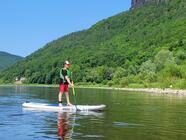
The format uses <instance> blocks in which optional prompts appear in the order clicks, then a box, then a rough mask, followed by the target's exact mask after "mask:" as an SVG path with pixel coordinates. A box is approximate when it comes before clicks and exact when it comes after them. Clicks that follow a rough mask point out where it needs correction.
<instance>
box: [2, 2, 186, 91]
mask: <svg viewBox="0 0 186 140" xmlns="http://www.w3.org/2000/svg"><path fill="white" fill-rule="evenodd" d="M185 25H186V1H185V0H169V2H168V3H159V4H153V3H151V4H147V5H144V6H142V7H139V8H135V9H132V10H130V11H126V12H123V13H120V14H118V15H116V16H113V17H110V18H108V19H105V20H102V21H100V22H98V23H96V24H95V25H93V26H92V27H91V28H90V29H87V30H83V31H80V32H75V33H71V34H69V35H67V36H64V37H61V38H59V39H57V40H54V41H52V42H50V43H48V44H46V45H45V46H44V47H43V48H42V49H40V50H38V51H36V52H35V53H33V54H32V55H30V56H28V57H27V58H26V59H25V60H24V61H22V62H20V63H18V64H16V65H14V66H13V67H11V68H9V69H8V70H6V71H4V72H3V73H2V74H1V77H2V80H3V81H4V82H10V81H11V82H13V80H14V79H15V77H16V76H19V77H26V78H27V80H26V81H25V82H28V83H47V84H51V83H57V82H58V77H59V67H61V66H62V63H63V61H64V60H66V59H68V60H69V61H71V62H72V64H73V65H72V70H73V71H74V80H75V82H83V83H97V84H107V85H109V86H112V85H119V86H123V87H124V86H130V87H132V86H143V87H144V86H145V87H147V86H155V87H156V86H163V87H169V86H170V85H171V86H173V87H179V88H185V87H186V71H185V69H186V32H185V31H186V26H185Z"/></svg>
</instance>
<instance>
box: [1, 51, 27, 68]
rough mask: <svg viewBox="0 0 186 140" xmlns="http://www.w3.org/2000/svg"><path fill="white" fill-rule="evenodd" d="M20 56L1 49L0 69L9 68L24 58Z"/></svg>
mask: <svg viewBox="0 0 186 140" xmlns="http://www.w3.org/2000/svg"><path fill="white" fill-rule="evenodd" d="M22 59H23V58H22V57H20V56H16V55H12V54H9V53H5V52H1V51H0V71H1V70H3V69H6V68H8V67H9V66H11V65H13V64H15V63H16V62H18V61H20V60H22Z"/></svg>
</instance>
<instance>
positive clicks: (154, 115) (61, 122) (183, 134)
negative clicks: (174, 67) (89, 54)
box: [0, 87, 186, 140]
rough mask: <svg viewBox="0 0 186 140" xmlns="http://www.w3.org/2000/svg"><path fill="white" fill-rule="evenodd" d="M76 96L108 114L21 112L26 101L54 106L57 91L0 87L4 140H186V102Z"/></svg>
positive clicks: (100, 93) (92, 92)
mask: <svg viewBox="0 0 186 140" xmlns="http://www.w3.org/2000/svg"><path fill="white" fill-rule="evenodd" d="M76 93H77V97H78V99H77V102H78V104H106V105H107V107H106V110H105V111H104V112H77V113H71V112H48V111H41V110H28V109H24V108H22V106H21V104H22V103H23V102H25V101H32V102H39V103H41V102H42V103H55V102H56V100H57V95H58V88H47V87H0V138H1V139H3V140H11V139H14V140H33V139H34V140H35V139H36V140H37V139H38V140H43V139H59V140H60V139H74V140H93V139H96V140H124V139H126V140H147V139H149V140H170V139H172V140H185V139H186V97H176V96H163V95H152V94H145V93H134V92H124V91H117V90H100V89H76ZM71 100H72V102H73V98H72V95H71Z"/></svg>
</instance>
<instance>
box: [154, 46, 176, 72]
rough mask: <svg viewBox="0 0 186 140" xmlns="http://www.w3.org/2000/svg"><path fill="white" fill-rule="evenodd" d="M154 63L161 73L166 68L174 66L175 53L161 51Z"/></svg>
mask: <svg viewBox="0 0 186 140" xmlns="http://www.w3.org/2000/svg"><path fill="white" fill-rule="evenodd" d="M154 63H155V64H156V67H157V70H158V71H160V70H162V69H163V68H164V67H166V66H168V65H171V64H174V63H175V61H174V57H173V53H172V52H170V51H169V50H161V51H160V52H158V53H157V55H156V56H155V59H154Z"/></svg>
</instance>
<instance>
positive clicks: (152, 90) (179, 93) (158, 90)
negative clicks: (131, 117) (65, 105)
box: [0, 84, 186, 96]
mask: <svg viewBox="0 0 186 140" xmlns="http://www.w3.org/2000/svg"><path fill="white" fill-rule="evenodd" d="M0 86H32V87H58V85H57V84H56V85H46V84H7V85H3V84H2V85H0ZM75 88H91V89H107V90H109V89H110V90H123V91H134V92H145V93H153V94H163V95H176V96H186V89H171V88H164V89H161V88H120V87H108V86H98V85H94V86H91V85H80V86H76V87H75Z"/></svg>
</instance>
